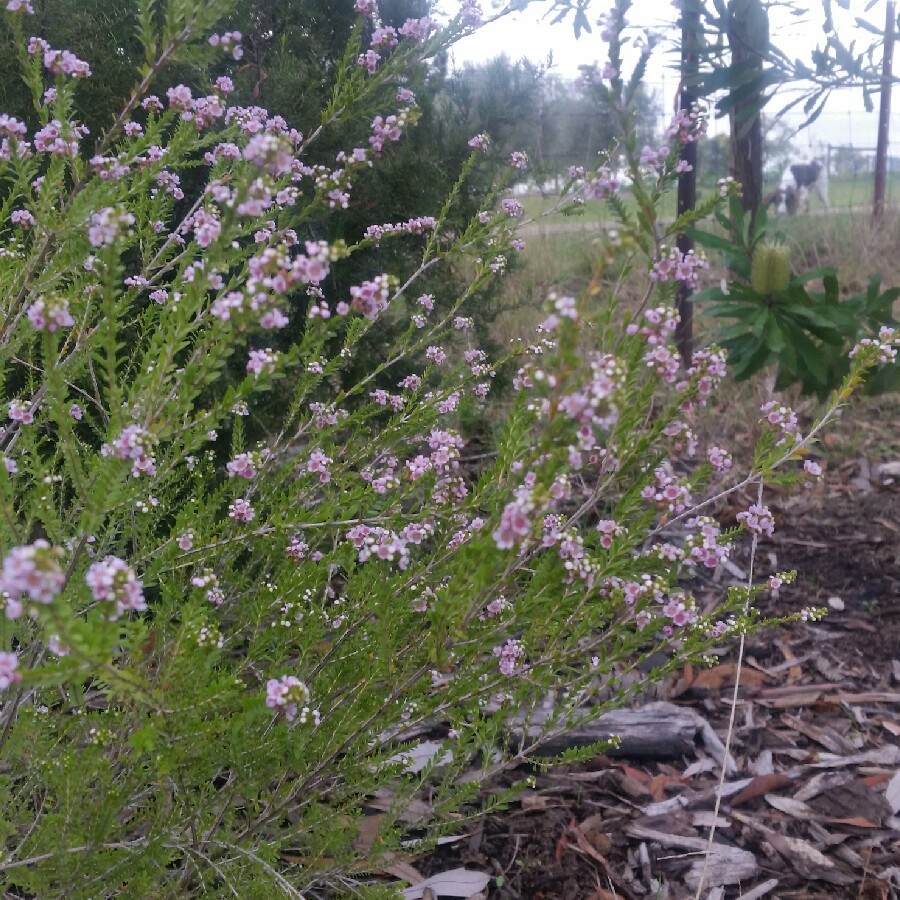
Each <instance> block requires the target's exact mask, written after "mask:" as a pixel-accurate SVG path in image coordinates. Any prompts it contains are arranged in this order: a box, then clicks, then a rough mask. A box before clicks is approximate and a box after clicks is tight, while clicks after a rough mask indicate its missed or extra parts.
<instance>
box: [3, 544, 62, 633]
mask: <svg viewBox="0 0 900 900" xmlns="http://www.w3.org/2000/svg"><path fill="white" fill-rule="evenodd" d="M59 556H60V554H59V551H58V550H56V549H54V548H52V547H51V546H50V544H49V543H48V542H47V541H45V540H43V539H39V540H37V541H35V542H34V543H33V544H26V545H25V546H23V547H13V548H12V550H10V551H9V552H8V553H7V554H6V556H5V557H4V559H3V571H2V574H0V591H3V592H4V593H5V594H7V595H8V598H7V601H6V618H7V619H17V618H18V617H19V616H20V615H21V614H22V602H21V598H22V597H27V598H28V599H29V600H32V601H34V602H35V603H43V604H47V603H51V602H52V601H53V598H54V597H56V596H57V594H59V593H60V591H62V589H63V587H64V586H65V583H66V576H65V573H64V572H63V570H62V569H61V568H60V565H59Z"/></svg>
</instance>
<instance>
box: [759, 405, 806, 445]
mask: <svg viewBox="0 0 900 900" xmlns="http://www.w3.org/2000/svg"><path fill="white" fill-rule="evenodd" d="M759 411H760V412H761V413H762V414H763V421H764V422H766V423H768V424H769V425H771V426H773V427H774V428H777V429H778V430H779V431H780V432H781V434H782V437H781V440H779V441H778V444H779V445H780V444H785V443H790V444H793V443H796V442H797V441H799V440H800V428H799V425H798V424H797V414H796V413H795V412H794V411H793V410H792V409H791V408H790V407H788V406H784V405H783V404H781V403H779V402H778V401H777V400H769V401H768V402H767V403H764V404H763V405H762V406H761V407H760V408H759Z"/></svg>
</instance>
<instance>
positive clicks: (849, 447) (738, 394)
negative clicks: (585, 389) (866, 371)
mask: <svg viewBox="0 0 900 900" xmlns="http://www.w3.org/2000/svg"><path fill="white" fill-rule="evenodd" d="M776 228H777V230H778V231H779V232H781V233H782V235H783V238H784V240H785V241H786V243H787V244H788V245H789V246H790V247H791V249H792V257H793V266H794V270H795V271H797V272H801V271H808V270H810V269H814V268H819V267H823V266H831V267H834V268H836V269H837V270H838V274H839V277H840V281H841V285H842V287H843V289H844V291H845V293H856V292H858V291H861V290H863V289H864V288H865V286H866V284H867V282H868V280H869V277H870V276H871V275H872V274H873V273H879V274H880V275H881V276H882V288H883V289H884V288H887V287H891V286H894V285H900V252H898V249H900V248H898V244H900V211H897V210H891V211H889V212H888V213H887V215H886V216H885V219H884V221H883V222H882V223H881V224H880V225H879V226H878V227H877V228H872V226H871V223H870V217H869V216H868V215H862V214H853V213H837V214H833V215H830V216H822V215H816V216H809V217H807V216H797V217H795V218H790V219H788V218H784V219H779V220H778V221H777V223H776ZM604 240H605V232H602V231H599V230H597V229H591V228H587V229H575V230H570V231H564V232H555V231H554V230H553V229H552V227H547V228H545V229H542V230H541V231H540V232H537V233H533V234H532V235H531V236H529V237H528V239H527V240H526V248H525V250H524V251H523V253H522V258H521V265H520V267H519V268H518V269H517V270H516V271H515V272H512V273H511V274H510V276H509V277H508V279H507V281H506V286H505V289H504V295H503V300H502V306H503V308H504V309H505V312H504V313H502V314H501V315H500V316H498V318H497V319H496V321H495V322H494V326H493V329H492V331H493V336H494V338H495V339H496V340H497V341H498V342H499V343H501V344H505V343H506V342H507V341H509V340H510V339H515V338H523V339H526V340H530V339H531V337H532V336H533V334H534V327H535V325H537V324H538V323H539V322H540V321H541V320H542V319H543V318H544V315H545V312H544V310H543V305H544V302H545V301H546V299H547V296H548V294H549V293H550V292H551V291H554V290H555V291H557V292H559V293H578V292H579V291H580V290H581V289H582V288H584V287H585V286H586V285H587V284H588V282H589V281H590V279H591V276H592V273H594V271H595V267H596V264H597V260H598V259H599V258H600V257H601V256H602V255H603V243H602V241H604ZM711 262H712V264H713V265H712V269H711V271H710V273H709V278H710V279H712V280H718V279H719V278H721V277H722V276H723V275H724V271H723V270H722V269H721V268H720V267H719V266H718V265H717V261H716V260H715V259H714V258H713V259H712V260H711ZM606 274H607V275H609V276H610V277H614V276H615V275H617V274H618V273H617V272H616V271H614V270H613V271H610V270H609V269H607V273H606ZM645 287H646V281H645V277H644V276H642V275H635V276H634V277H633V278H632V279H631V281H630V282H627V283H626V284H625V286H624V290H623V292H622V297H621V301H622V303H623V305H624V307H625V308H628V307H632V308H633V307H634V305H635V303H636V302H637V298H639V297H643V292H644V290H645ZM895 314H898V315H900V304H898V307H897V309H896V310H895ZM717 324H718V323H717V322H715V321H714V320H711V319H709V318H706V317H704V315H703V312H702V308H701V309H698V310H696V311H695V319H694V332H695V336H696V342H697V344H698V345H702V344H703V343H704V342H707V341H708V340H709V338H710V336H711V334H712V332H713V331H714V329H715V328H716V326H717ZM773 379H774V372H773V371H772V370H766V371H764V372H762V373H760V374H759V375H758V376H757V377H755V378H752V379H750V380H749V381H746V382H742V383H734V382H731V381H729V382H727V383H726V385H725V386H724V387H723V391H722V392H721V393H720V396H719V400H718V403H717V405H716V408H715V409H714V410H713V411H712V412H713V415H709V414H708V413H707V414H705V415H704V416H702V417H701V418H699V419H698V421H697V423H696V424H697V430H700V431H701V433H700V434H699V437H700V438H701V441H704V440H708V441H712V442H715V441H719V442H723V441H727V442H728V443H729V444H730V445H731V446H732V447H734V448H735V450H736V451H737V453H738V455H741V453H742V451H741V448H744V449H745V450H746V451H747V452H749V448H752V446H753V445H754V444H755V439H756V436H757V434H758V429H759V424H758V419H759V407H760V405H761V404H762V403H763V402H765V401H766V400H767V399H770V398H771V397H772V393H773ZM784 399H785V402H787V403H788V404H789V405H791V406H792V407H793V408H794V409H796V410H797V412H798V414H799V416H800V418H801V425H805V424H808V423H809V422H811V421H812V420H813V419H814V418H815V415H816V412H817V410H818V408H819V407H818V403H817V402H816V401H815V399H810V398H804V397H802V396H800V394H799V392H796V391H790V392H788V393H787V394H786V395H784ZM703 423H706V424H703ZM712 424H714V425H715V434H714V435H713V434H712V433H711V432H710V433H703V430H704V429H709V428H711V426H712ZM817 453H818V454H820V455H821V456H822V457H823V458H824V459H826V460H827V461H828V462H829V463H830V464H832V465H835V464H838V463H839V462H840V461H843V460H847V459H849V458H853V457H857V456H866V457H867V458H869V459H870V460H872V461H873V462H877V461H881V460H896V459H900V394H891V395H885V396H880V397H863V396H860V397H857V398H855V399H854V400H853V401H852V403H851V404H850V405H849V406H848V407H847V408H846V409H845V410H843V411H842V413H841V415H840V418H839V420H838V421H837V422H836V423H835V424H834V426H833V427H832V428H831V429H830V430H829V433H828V436H827V438H826V440H825V442H824V443H823V444H822V445H821V446H820V447H819V448H818V450H817Z"/></svg>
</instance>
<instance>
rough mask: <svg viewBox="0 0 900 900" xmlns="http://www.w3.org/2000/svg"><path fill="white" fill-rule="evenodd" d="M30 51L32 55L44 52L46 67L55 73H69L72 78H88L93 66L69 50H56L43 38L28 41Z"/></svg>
mask: <svg viewBox="0 0 900 900" xmlns="http://www.w3.org/2000/svg"><path fill="white" fill-rule="evenodd" d="M28 52H29V53H30V54H31V55H32V56H36V55H37V54H38V53H42V54H43V56H44V68H45V69H47V70H49V71H50V72H53V73H54V74H55V75H69V76H71V77H72V78H88V77H90V74H91V67H90V66H89V65H88V64H87V63H86V62H85V61H84V60H81V59H79V58H78V57H77V56H75V54H74V53H72V52H71V51H69V50H54V49H52V48H51V46H50V45H49V44H48V43H47V42H46V41H45V40H44V39H43V38H38V37H33V38H31V39H30V40H29V41H28Z"/></svg>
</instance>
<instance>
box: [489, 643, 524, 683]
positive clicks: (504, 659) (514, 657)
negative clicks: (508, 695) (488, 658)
mask: <svg viewBox="0 0 900 900" xmlns="http://www.w3.org/2000/svg"><path fill="white" fill-rule="evenodd" d="M524 655H525V648H524V646H522V643H521V642H520V641H515V640H512V638H510V639H509V640H507V641H506V643H505V644H502V645H499V646H497V647H494V656H496V657H497V659H498V660H499V661H500V671H501V673H502V674H504V675H514V674H515V671H516V669H517V668H518V665H519V660H520V659H521V658H522V657H523V656H524Z"/></svg>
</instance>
